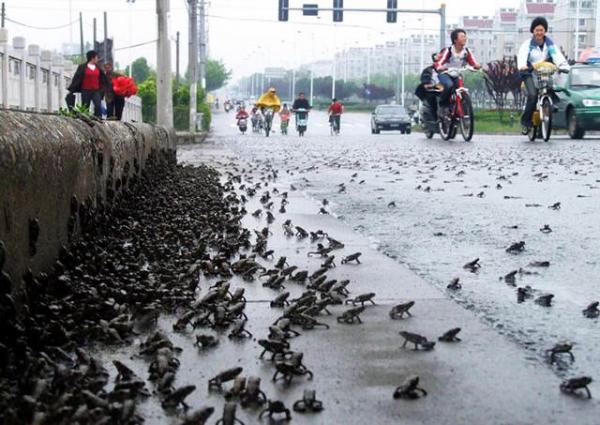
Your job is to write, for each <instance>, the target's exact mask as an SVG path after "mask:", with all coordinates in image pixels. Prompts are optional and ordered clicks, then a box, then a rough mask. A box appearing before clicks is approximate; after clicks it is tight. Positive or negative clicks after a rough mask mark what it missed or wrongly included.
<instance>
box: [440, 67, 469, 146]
mask: <svg viewBox="0 0 600 425" xmlns="http://www.w3.org/2000/svg"><path fill="white" fill-rule="evenodd" d="M465 71H476V70H475V69H474V68H473V67H471V66H466V67H463V68H452V69H448V70H446V71H444V72H445V73H447V74H448V75H450V76H451V77H452V78H453V79H454V80H455V85H454V89H453V91H452V95H451V97H450V110H449V113H446V114H445V115H444V116H442V117H440V120H439V124H438V125H439V131H440V135H441V136H442V139H444V140H450V139H454V137H456V132H457V127H460V132H461V134H462V137H463V139H464V140H465V142H469V141H470V140H471V138H473V131H474V128H475V116H474V115H473V103H472V102H471V96H470V95H469V89H467V88H466V87H465V86H464V82H463V73H464V72H465Z"/></svg>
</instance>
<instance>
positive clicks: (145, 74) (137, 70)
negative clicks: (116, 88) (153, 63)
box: [125, 58, 156, 84]
mask: <svg viewBox="0 0 600 425" xmlns="http://www.w3.org/2000/svg"><path fill="white" fill-rule="evenodd" d="M131 69H132V72H131V76H132V77H133V79H134V80H135V82H136V83H137V84H140V83H143V82H144V81H146V80H147V79H148V78H150V77H151V76H154V77H155V78H156V72H154V70H153V69H152V68H150V65H148V61H147V60H146V58H137V59H136V60H134V61H133V63H132V64H131ZM125 73H126V74H127V75H129V66H127V67H126V68H125Z"/></svg>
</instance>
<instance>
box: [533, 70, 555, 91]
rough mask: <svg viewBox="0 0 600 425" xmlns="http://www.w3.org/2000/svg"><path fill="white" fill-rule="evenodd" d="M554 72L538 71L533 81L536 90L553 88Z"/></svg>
mask: <svg viewBox="0 0 600 425" xmlns="http://www.w3.org/2000/svg"><path fill="white" fill-rule="evenodd" d="M553 75H554V71H550V72H548V71H536V72H535V78H534V80H533V82H534V84H535V88H536V89H542V88H552V87H553V85H554V78H553Z"/></svg>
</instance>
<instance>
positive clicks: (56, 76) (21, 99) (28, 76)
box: [0, 28, 142, 122]
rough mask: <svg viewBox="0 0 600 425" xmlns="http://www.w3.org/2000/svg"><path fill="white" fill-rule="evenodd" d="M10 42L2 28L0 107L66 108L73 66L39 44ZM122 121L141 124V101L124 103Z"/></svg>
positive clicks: (39, 110)
mask: <svg viewBox="0 0 600 425" xmlns="http://www.w3.org/2000/svg"><path fill="white" fill-rule="evenodd" d="M8 41H9V38H8V30H7V29H6V28H0V107H3V108H5V109H8V108H10V109H18V110H21V111H34V112H56V111H58V109H59V108H62V107H66V106H67V105H66V103H65V96H66V95H67V87H69V84H70V83H71V76H72V75H73V73H74V72H75V66H74V65H73V63H72V62H71V61H69V60H64V59H63V58H62V56H60V55H55V54H53V53H52V52H51V51H49V50H41V49H40V47H39V46H38V45H35V44H30V45H29V46H26V43H25V38H23V37H14V38H13V42H12V45H9V43H8ZM78 102H79V98H78ZM123 121H136V122H142V100H141V98H139V97H138V96H131V97H130V98H127V99H126V100H125V109H124V110H123Z"/></svg>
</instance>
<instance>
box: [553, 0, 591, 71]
mask: <svg viewBox="0 0 600 425" xmlns="http://www.w3.org/2000/svg"><path fill="white" fill-rule="evenodd" d="M577 1H579V11H577ZM599 12H600V8H598V0H557V2H556V14H555V17H554V30H555V31H554V40H555V42H556V43H557V44H559V45H560V46H562V47H563V49H564V51H565V54H566V55H568V57H569V58H573V59H575V60H577V58H579V54H580V53H581V51H582V50H584V49H587V48H590V47H596V46H599V45H600V40H599V39H598V34H597V31H596V26H597V22H598V19H600V15H599ZM576 37H577V38H578V41H579V42H578V43H577V42H576Z"/></svg>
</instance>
